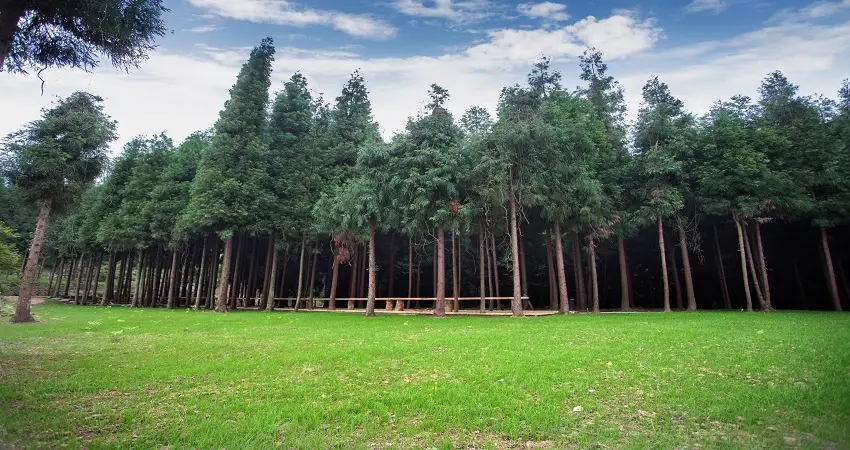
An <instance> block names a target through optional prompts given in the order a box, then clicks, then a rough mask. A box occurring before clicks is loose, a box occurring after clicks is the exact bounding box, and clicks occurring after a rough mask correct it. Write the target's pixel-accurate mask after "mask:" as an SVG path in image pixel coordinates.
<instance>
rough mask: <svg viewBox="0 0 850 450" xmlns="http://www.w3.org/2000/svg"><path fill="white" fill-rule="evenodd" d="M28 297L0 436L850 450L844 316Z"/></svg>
mask: <svg viewBox="0 0 850 450" xmlns="http://www.w3.org/2000/svg"><path fill="white" fill-rule="evenodd" d="M33 309H34V313H35V315H36V317H37V318H38V319H39V320H40V321H41V322H40V323H38V324H34V325H9V324H8V323H6V320H8V319H7V318H3V320H2V322H0V448H3V447H4V444H5V445H6V446H10V447H12V448H16V447H25V448H28V447H37V448H57V447H60V446H70V447H88V448H127V447H138V448H159V447H165V446H168V447H170V448H232V449H236V448H276V447H280V448H305V449H316V448H344V449H350V448H369V449H380V448H429V447H433V448H494V449H503V448H523V449H525V448H695V447H697V446H699V447H701V448H777V447H788V448H836V449H837V448H848V447H850V427H848V424H850V314H839V313H816V312H805V313H796V312H776V313H769V314H764V313H754V314H747V313H741V312H700V313H670V314H652V313H647V314H598V315H571V316H566V317H565V316H548V317H528V318H524V319H511V318H496V317H491V318H488V317H450V318H448V319H433V318H430V317H424V316H403V315H379V316H378V317H377V318H372V319H367V318H364V317H361V316H359V315H354V314H324V313H309V312H299V313H289V312H274V313H271V314H268V313H260V312H247V311H245V312H235V313H230V314H215V313H210V312H196V311H186V310H171V311H169V310H161V309H154V310H151V309H147V308H144V309H131V308H127V307H106V308H103V307H80V306H73V305H65V304H57V303H54V302H50V301H48V302H47V303H45V304H43V305H39V306H36V307H34V308H33Z"/></svg>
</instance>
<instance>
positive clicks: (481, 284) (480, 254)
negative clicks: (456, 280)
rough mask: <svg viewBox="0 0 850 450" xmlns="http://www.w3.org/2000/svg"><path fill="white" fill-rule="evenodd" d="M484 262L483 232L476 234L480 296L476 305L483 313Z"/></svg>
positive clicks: (485, 300)
mask: <svg viewBox="0 0 850 450" xmlns="http://www.w3.org/2000/svg"><path fill="white" fill-rule="evenodd" d="M486 264H487V263H486V262H485V261H484V230H483V227H482V230H481V231H480V232H479V233H478V292H479V294H480V296H481V301H480V303H479V305H478V312H480V313H484V312H486V311H487V299H486V298H485V297H487V292H486V291H485V289H486V283H485V281H484V274H485V269H486V267H485V266H486Z"/></svg>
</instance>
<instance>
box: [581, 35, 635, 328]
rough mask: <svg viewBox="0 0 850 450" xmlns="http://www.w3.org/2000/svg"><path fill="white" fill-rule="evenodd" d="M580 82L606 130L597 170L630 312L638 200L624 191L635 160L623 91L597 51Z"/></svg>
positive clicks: (590, 53) (584, 61)
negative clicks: (629, 260) (630, 242)
mask: <svg viewBox="0 0 850 450" xmlns="http://www.w3.org/2000/svg"><path fill="white" fill-rule="evenodd" d="M579 62H580V67H581V79H582V80H583V81H585V82H587V87H586V88H584V89H582V90H581V91H580V92H581V94H582V95H583V96H584V97H585V98H587V99H588V100H589V101H590V103H591V104H592V105H593V108H594V110H595V112H596V115H597V117H598V118H599V119H600V120H601V121H602V122H603V124H604V127H605V138H606V141H607V144H608V145H607V146H604V147H601V149H607V150H608V151H602V152H599V153H598V155H599V157H597V158H595V162H596V170H597V171H598V174H599V175H598V176H599V177H600V178H601V183H602V189H603V194H604V195H605V196H607V197H609V199H610V201H611V205H610V207H611V208H612V209H613V210H612V211H608V216H609V219H610V220H611V223H612V224H613V225H614V228H613V229H610V230H605V231H606V232H611V233H616V235H617V253H618V257H619V267H620V309H622V310H624V311H627V310H629V308H630V306H629V300H630V299H629V284H630V279H629V273H628V268H627V264H626V245H625V238H628V237H630V236H632V235H633V234H634V233H635V232H636V229H637V227H636V226H634V221H633V220H631V219H632V216H634V212H635V210H636V209H637V208H636V207H635V203H636V201H635V200H636V199H635V196H634V195H632V190H630V189H625V188H624V187H625V186H627V185H629V184H631V183H633V177H632V174H633V168H634V165H633V164H632V158H631V155H630V154H629V151H628V145H627V140H626V138H627V136H626V126H625V114H626V102H625V99H624V94H623V88H622V87H621V86H620V84H619V83H618V82H617V80H615V79H614V77H612V76H610V75H608V65H607V64H605V63H604V62H603V60H602V53H601V52H599V51H597V50H596V49H590V50H587V51H585V52H584V54H583V55H582V56H581V57H580V58H579Z"/></svg>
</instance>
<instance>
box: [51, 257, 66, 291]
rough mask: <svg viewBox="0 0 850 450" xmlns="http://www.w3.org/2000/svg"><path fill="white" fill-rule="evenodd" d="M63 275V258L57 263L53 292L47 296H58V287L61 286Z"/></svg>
mask: <svg viewBox="0 0 850 450" xmlns="http://www.w3.org/2000/svg"><path fill="white" fill-rule="evenodd" d="M63 273H65V257H64V256H63V257H62V259H61V260H60V261H59V273H58V274H57V275H56V284H55V285H54V286H53V290H52V291H50V292H49V294H48V295H52V296H53V297H58V296H59V286H60V285H61V284H62V274H63Z"/></svg>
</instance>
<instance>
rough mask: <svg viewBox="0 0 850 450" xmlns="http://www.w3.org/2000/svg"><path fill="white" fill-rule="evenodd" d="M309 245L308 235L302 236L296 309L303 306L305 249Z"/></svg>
mask: <svg viewBox="0 0 850 450" xmlns="http://www.w3.org/2000/svg"><path fill="white" fill-rule="evenodd" d="M306 247H307V237H306V236H305V237H302V238H301V257H300V259H299V260H298V291H297V292H296V293H295V308H294V309H295V311H298V308H299V307H300V306H301V290H302V289H303V286H304V250H305V248H306Z"/></svg>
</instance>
